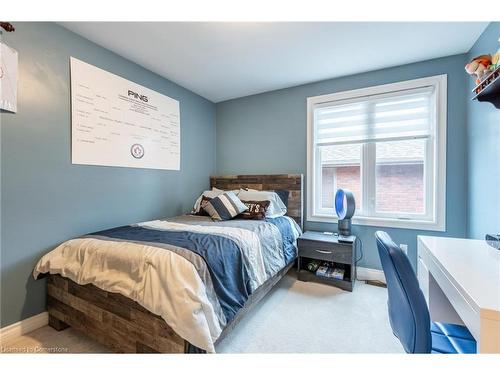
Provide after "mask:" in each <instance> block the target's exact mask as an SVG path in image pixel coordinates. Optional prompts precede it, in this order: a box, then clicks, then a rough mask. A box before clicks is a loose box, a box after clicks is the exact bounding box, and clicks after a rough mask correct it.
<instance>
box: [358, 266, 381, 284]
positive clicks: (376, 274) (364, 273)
mask: <svg viewBox="0 0 500 375" xmlns="http://www.w3.org/2000/svg"><path fill="white" fill-rule="evenodd" d="M356 274H357V279H358V280H363V281H364V280H369V281H381V282H383V283H385V275H384V271H382V270H376V269H375V268H365V267H356Z"/></svg>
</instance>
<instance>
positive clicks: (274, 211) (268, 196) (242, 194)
mask: <svg viewBox="0 0 500 375" xmlns="http://www.w3.org/2000/svg"><path fill="white" fill-rule="evenodd" d="M238 198H240V199H241V200H242V201H269V202H271V204H270V205H269V207H268V208H267V210H266V217H268V218H274V217H280V216H283V215H285V214H286V206H285V204H284V203H283V201H282V200H281V198H280V197H279V195H278V194H276V193H275V192H274V191H258V190H245V189H240V191H239V193H238Z"/></svg>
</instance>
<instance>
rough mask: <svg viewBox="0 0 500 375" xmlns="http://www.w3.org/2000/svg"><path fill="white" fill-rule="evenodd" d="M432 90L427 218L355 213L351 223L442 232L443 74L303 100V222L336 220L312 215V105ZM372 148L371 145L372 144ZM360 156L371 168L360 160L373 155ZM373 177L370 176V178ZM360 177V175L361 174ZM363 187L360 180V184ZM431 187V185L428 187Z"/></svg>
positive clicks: (428, 150) (444, 122) (444, 180)
mask: <svg viewBox="0 0 500 375" xmlns="http://www.w3.org/2000/svg"><path fill="white" fill-rule="evenodd" d="M429 86H433V87H434V92H435V99H436V101H435V103H436V108H435V111H436V124H435V133H434V134H433V135H432V136H431V140H430V141H429V142H427V143H426V144H427V145H430V146H431V147H426V152H427V156H426V160H427V163H429V162H431V161H433V163H432V165H428V166H427V167H428V168H432V170H431V171H430V173H431V176H432V177H433V178H432V180H430V179H429V178H427V179H426V181H427V184H428V185H427V187H426V191H432V195H431V196H432V202H429V203H428V205H429V206H430V207H431V210H432V212H431V216H432V217H428V218H426V219H414V218H409V219H407V218H404V219H402V218H391V217H384V216H383V215H378V216H377V217H373V216H361V215H359V214H355V215H354V217H353V224H358V225H368V226H378V227H391V228H407V229H421V230H433V231H441V232H443V231H445V230H446V128H447V75H446V74H442V75H437V76H432V77H425V78H419V79H413V80H409V81H403V82H396V83H390V84H385V85H379V86H372V87H366V88H362V89H356V90H350V91H343V92H337V93H333V94H327V95H319V96H314V97H309V98H307V220H308V221H314V222H328V223H331V222H335V223H336V222H337V220H338V218H337V217H336V215H335V214H333V215H327V214H324V213H317V212H314V210H315V205H314V200H315V199H318V198H317V197H316V195H315V192H319V198H320V199H321V189H319V190H318V189H316V174H317V173H318V168H319V163H318V165H316V160H317V157H318V156H317V155H316V154H317V152H316V150H315V147H314V145H313V142H314V139H313V132H314V128H313V127H314V107H315V106H316V105H319V104H322V103H327V102H334V101H339V100H346V99H356V98H361V97H364V96H370V95H378V94H384V93H388V92H394V91H402V90H410V89H416V88H420V87H429ZM373 149H375V144H374V143H373ZM433 153H434V160H430V159H432V158H430V159H429V156H431V155H432V154H433ZM370 154H371V155H367V153H362V156H361V157H362V158H363V160H362V163H361V165H362V168H363V166H365V167H366V166H367V165H370V164H371V165H374V164H375V160H371V159H370V160H364V158H373V157H374V156H375V152H374V151H373V152H372V153H370ZM374 173H375V170H373V173H369V175H370V178H373V179H374V178H375V176H374ZM372 174H373V176H371V175H372ZM362 176H363V174H362ZM361 183H362V184H364V182H363V181H361ZM371 185H373V186H374V184H365V186H371ZM431 185H432V186H431ZM363 194H365V195H367V192H366V189H364V188H363ZM363 202H365V203H367V202H368V201H367V197H366V196H364V197H363ZM429 206H428V207H426V212H428V213H429V211H428V210H429Z"/></svg>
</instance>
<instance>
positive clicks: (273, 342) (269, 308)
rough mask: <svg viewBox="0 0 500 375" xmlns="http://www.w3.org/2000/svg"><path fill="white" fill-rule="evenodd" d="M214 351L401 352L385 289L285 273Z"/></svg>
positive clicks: (360, 283) (359, 283)
mask: <svg viewBox="0 0 500 375" xmlns="http://www.w3.org/2000/svg"><path fill="white" fill-rule="evenodd" d="M216 350H217V352H218V353H402V352H403V349H402V347H401V344H400V343H399V341H398V340H397V339H396V338H395V337H394V336H393V334H392V331H391V328H390V326H389V320H388V315H387V289H385V288H380V287H375V286H371V285H367V284H365V283H362V282H357V284H356V286H355V288H354V292H352V293H350V292H345V291H342V290H340V289H337V288H334V287H331V286H328V285H323V284H319V283H313V282H309V283H306V282H301V281H298V280H297V279H296V275H295V273H294V272H291V273H289V274H288V275H286V276H285V277H284V278H283V279H282V280H281V281H280V282H279V283H278V284H277V285H276V286H275V288H274V289H273V290H272V291H271V292H270V293H269V295H267V296H266V297H265V298H264V299H263V300H262V301H261V302H260V303H259V304H258V305H257V306H255V307H254V309H253V310H252V311H251V312H250V313H249V315H248V316H247V317H246V318H245V319H244V320H243V321H242V322H240V323H239V324H238V326H237V327H236V328H235V329H234V330H233V331H232V332H231V333H230V334H229V335H228V336H227V337H226V338H225V339H224V340H223V341H222V342H221V343H220V344H219V345H218V346H217V348H216Z"/></svg>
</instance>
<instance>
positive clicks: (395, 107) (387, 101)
mask: <svg viewBox="0 0 500 375" xmlns="http://www.w3.org/2000/svg"><path fill="white" fill-rule="evenodd" d="M433 96H434V87H432V86H429V87H421V88H417V89H410V90H403V91H394V92H390V93H384V94H378V95H371V96H363V97H358V98H354V99H349V100H339V101H332V102H326V103H317V104H315V106H314V114H313V116H314V124H315V126H314V141H315V144H316V146H328V145H335V144H342V143H364V142H378V141H390V140H404V139H416V138H427V137H429V136H430V135H431V134H432V133H433V126H434V120H433V119H434V118H435V109H434V105H433V103H434V102H435V101H434V100H433Z"/></svg>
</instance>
